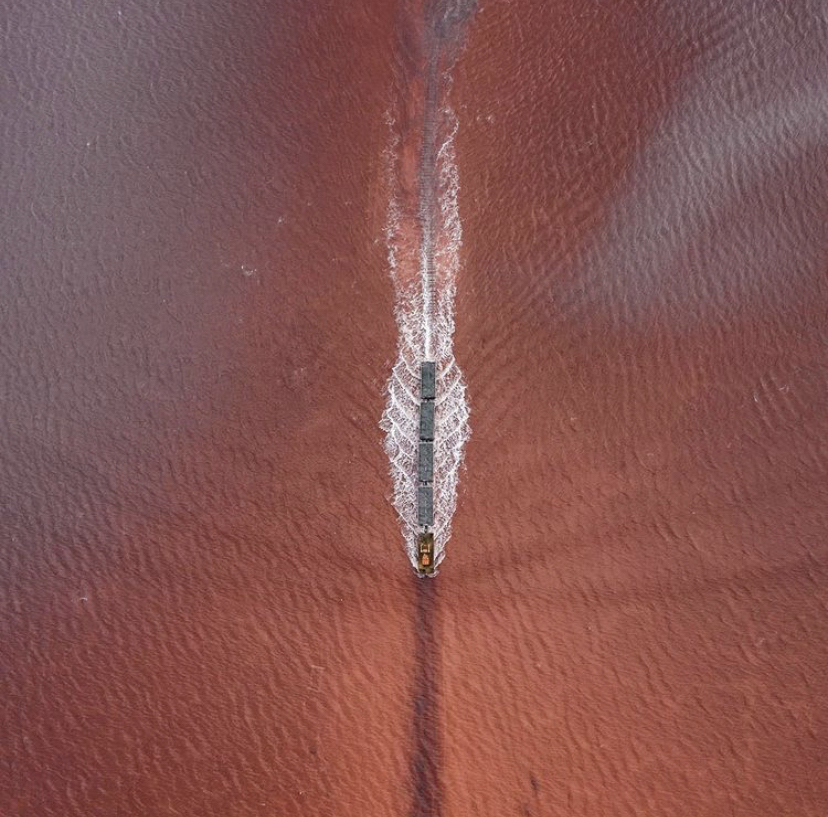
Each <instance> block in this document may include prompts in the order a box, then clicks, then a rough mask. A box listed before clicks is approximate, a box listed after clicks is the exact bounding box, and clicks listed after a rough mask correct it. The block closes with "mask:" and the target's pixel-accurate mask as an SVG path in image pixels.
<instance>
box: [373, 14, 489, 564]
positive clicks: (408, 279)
mask: <svg viewBox="0 0 828 817" xmlns="http://www.w3.org/2000/svg"><path fill="white" fill-rule="evenodd" d="M474 8H475V4H474V3H470V2H467V0H466V1H464V0H460V2H457V1H456V0H455V2H448V3H447V2H442V3H440V2H438V3H430V4H428V5H427V7H426V8H421V9H420V11H421V12H422V14H421V16H420V17H418V16H417V15H416V14H411V15H409V16H408V17H407V18H406V19H404V20H403V25H404V26H406V27H407V30H406V31H405V32H404V34H405V36H404V37H402V38H401V42H402V43H404V48H405V49H407V51H406V52H405V53H403V54H401V56H400V63H399V65H400V66H401V67H400V68H399V70H398V75H397V77H396V81H397V91H398V97H399V99H398V107H397V109H396V110H395V111H392V112H389V127H390V130H391V142H390V145H389V148H388V150H387V151H386V157H385V158H386V171H387V178H386V183H387V188H388V196H389V205H388V217H387V223H386V230H385V237H386V244H387V250H388V264H389V270H390V274H391V278H392V281H393V285H394V294H395V317H396V322H397V327H398V342H397V359H396V362H395V363H394V366H393V368H392V371H391V375H390V377H389V380H388V387H387V402H386V407H385V411H384V413H383V416H382V421H381V427H382V429H383V430H384V431H385V450H386V452H387V454H388V458H389V465H390V471H391V477H392V482H393V488H394V498H393V502H394V507H395V508H396V511H397V514H398V516H399V519H400V524H401V529H402V534H403V541H404V545H405V548H406V552H407V554H408V557H409V560H410V561H411V563H412V565H414V566H416V564H417V545H416V541H417V536H418V534H419V533H420V532H421V531H422V530H423V526H421V525H419V524H418V518H417V487H418V473H417V464H418V446H419V411H420V364H421V362H422V361H426V360H428V361H434V363H435V364H436V373H437V393H436V399H435V401H434V408H435V420H434V475H433V494H434V518H433V524H432V525H431V526H429V527H430V530H431V532H432V533H433V535H434V560H435V565H439V564H440V562H441V561H442V560H443V558H444V556H445V548H446V543H447V542H448V540H449V538H450V535H451V520H452V517H453V515H454V511H455V508H456V505H457V485H458V481H459V475H460V468H461V465H462V462H463V452H464V447H465V444H466V442H467V441H468V439H469V436H470V433H471V431H470V426H469V404H468V399H467V394H466V385H465V381H464V379H463V375H462V372H461V371H460V368H459V366H458V365H457V362H456V360H455V357H454V350H453V337H454V306H455V292H456V281H457V275H458V272H459V271H460V266H461V260H460V249H461V246H462V226H461V222H460V215H459V209H458V193H459V175H458V171H457V164H456V158H455V148H454V138H455V135H456V133H457V128H458V121H457V117H456V116H455V114H454V113H453V111H452V110H451V109H450V107H449V106H448V103H447V96H448V88H449V84H450V68H451V65H452V64H453V62H454V59H455V57H456V53H457V52H458V50H459V44H460V42H461V35H462V33H463V29H464V26H465V23H466V22H467V20H468V19H469V17H470V15H471V13H472V12H473V10H474ZM401 48H402V46H401Z"/></svg>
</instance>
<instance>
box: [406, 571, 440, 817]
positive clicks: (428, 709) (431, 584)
mask: <svg viewBox="0 0 828 817" xmlns="http://www.w3.org/2000/svg"><path fill="white" fill-rule="evenodd" d="M414 581H415V582H416V586H415V588H414V592H415V595H416V600H417V605H416V610H417V618H416V621H415V636H414V644H415V654H414V690H413V692H414V696H413V698H414V712H413V716H414V729H413V753H412V756H411V780H412V785H413V790H414V800H413V804H412V808H411V817H440V815H441V814H442V813H443V811H442V800H443V796H442V795H443V792H442V787H441V784H440V767H441V765H442V764H441V760H442V758H441V754H442V752H441V743H440V717H439V715H440V713H439V708H438V697H439V696H438V683H439V675H440V672H439V670H440V653H439V645H438V643H437V630H438V627H437V621H436V612H437V584H438V583H437V581H436V580H434V579H417V578H415V579H414Z"/></svg>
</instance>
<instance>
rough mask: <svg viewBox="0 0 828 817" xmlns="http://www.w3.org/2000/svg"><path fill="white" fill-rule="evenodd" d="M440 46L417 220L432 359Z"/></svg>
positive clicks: (429, 89) (430, 84)
mask: <svg viewBox="0 0 828 817" xmlns="http://www.w3.org/2000/svg"><path fill="white" fill-rule="evenodd" d="M438 54H439V48H435V49H434V50H433V52H432V55H431V57H430V58H429V62H428V74H427V76H426V93H425V111H424V121H423V153H422V159H421V164H420V224H421V226H422V248H421V252H420V276H421V277H422V287H423V336H424V349H423V354H424V357H425V359H426V360H432V359H433V357H432V356H433V354H434V344H433V340H432V337H433V324H434V206H435V192H436V191H435V178H436V176H437V173H436V163H437V151H436V143H437V73H438V68H439V60H438Z"/></svg>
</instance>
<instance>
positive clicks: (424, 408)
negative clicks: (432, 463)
mask: <svg viewBox="0 0 828 817" xmlns="http://www.w3.org/2000/svg"><path fill="white" fill-rule="evenodd" d="M420 439H421V440H429V441H430V440H433V439H434V403H432V402H431V401H430V400H426V401H424V402H422V403H420Z"/></svg>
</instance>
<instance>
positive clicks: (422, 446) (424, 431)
mask: <svg viewBox="0 0 828 817" xmlns="http://www.w3.org/2000/svg"><path fill="white" fill-rule="evenodd" d="M436 396H437V366H436V364H435V363H434V362H433V361H423V362H422V363H421V364H420V440H419V451H418V456H417V525H418V526H419V528H420V532H419V533H418V534H417V548H416V551H417V573H418V574H419V575H420V576H430V575H432V574H433V573H434V568H435V565H434V530H433V527H434V400H435V397H436Z"/></svg>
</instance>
